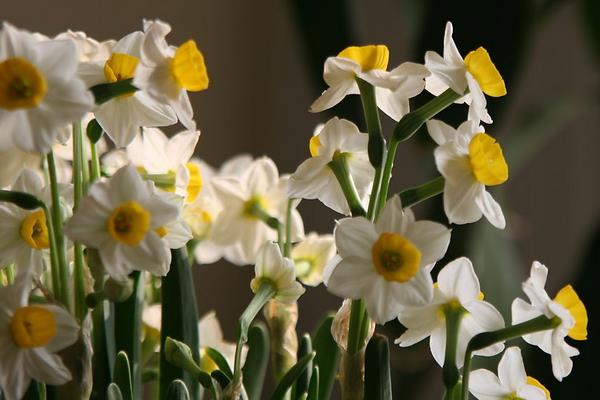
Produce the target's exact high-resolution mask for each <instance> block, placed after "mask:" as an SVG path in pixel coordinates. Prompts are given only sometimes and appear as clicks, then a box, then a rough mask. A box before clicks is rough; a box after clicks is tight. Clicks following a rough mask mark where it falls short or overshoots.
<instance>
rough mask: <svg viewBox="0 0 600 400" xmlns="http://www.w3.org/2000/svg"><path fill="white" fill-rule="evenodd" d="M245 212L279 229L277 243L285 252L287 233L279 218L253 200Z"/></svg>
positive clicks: (282, 251) (276, 229)
mask: <svg viewBox="0 0 600 400" xmlns="http://www.w3.org/2000/svg"><path fill="white" fill-rule="evenodd" d="M245 213H246V214H247V215H251V216H254V217H256V218H258V219H260V220H261V221H262V222H264V223H265V224H267V225H268V226H269V227H270V228H271V229H274V230H275V231H277V244H278V245H279V249H280V250H281V253H282V254H283V253H284V246H285V234H284V226H283V224H282V223H281V221H280V220H279V219H277V218H276V217H273V216H272V215H270V214H269V213H268V212H267V211H266V210H265V209H264V208H262V206H261V205H260V203H258V202H252V203H251V204H250V206H249V207H248V208H246V210H245Z"/></svg>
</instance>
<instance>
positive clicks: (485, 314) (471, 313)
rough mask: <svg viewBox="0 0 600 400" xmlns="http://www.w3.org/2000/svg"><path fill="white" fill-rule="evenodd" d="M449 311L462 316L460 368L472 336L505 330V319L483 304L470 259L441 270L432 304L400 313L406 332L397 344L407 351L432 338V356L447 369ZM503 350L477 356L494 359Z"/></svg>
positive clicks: (488, 350) (500, 347)
mask: <svg viewBox="0 0 600 400" xmlns="http://www.w3.org/2000/svg"><path fill="white" fill-rule="evenodd" d="M447 311H461V312H462V313H463V315H462V317H461V320H460V328H459V332H458V340H457V348H456V363H457V366H458V367H459V368H460V367H462V365H463V362H464V358H465V352H466V349H467V345H468V344H469V340H471V338H472V337H473V336H475V335H477V334H478V333H481V332H488V331H493V330H496V329H501V328H504V319H503V318H502V315H501V314H500V313H499V312H498V310H496V308H494V306H493V305H491V304H490V303H488V302H486V301H483V293H482V292H480V290H479V280H478V279H477V275H475V271H474V270H473V264H471V261H470V260H469V259H468V258H465V257H461V258H458V259H456V260H454V261H452V262H450V263H448V264H447V265H446V266H445V267H444V268H442V270H441V271H440V273H439V275H438V281H437V283H436V285H435V286H434V289H433V299H432V300H431V302H429V303H428V304H426V305H424V306H420V307H402V308H401V309H400V311H399V313H398V320H399V321H400V323H402V324H403V325H404V326H406V328H407V330H406V332H404V334H402V336H400V337H399V338H398V339H396V341H395V343H396V344H399V345H400V346H401V347H408V346H412V345H413V344H415V343H417V342H420V341H421V340H423V339H425V338H426V337H428V336H430V339H429V346H430V349H431V354H432V355H433V358H434V359H435V361H437V363H438V364H439V365H444V355H445V354H446V318H445V313H446V312H447ZM503 349H504V345H503V344H496V345H493V346H490V347H487V348H485V349H483V350H480V351H477V352H475V353H474V354H476V355H481V356H493V355H495V354H498V353H500V352H501V351H502V350H503Z"/></svg>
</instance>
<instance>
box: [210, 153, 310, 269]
mask: <svg viewBox="0 0 600 400" xmlns="http://www.w3.org/2000/svg"><path fill="white" fill-rule="evenodd" d="M212 182H213V189H214V192H215V196H216V199H217V201H219V203H220V204H221V207H222V208H223V210H225V211H223V212H221V213H219V215H218V216H217V219H216V220H215V222H214V223H213V225H212V240H213V241H214V242H215V243H216V244H218V245H220V246H224V247H232V246H236V247H237V248H236V249H235V250H232V251H235V252H236V254H237V255H238V256H239V258H240V259H239V260H238V261H240V263H241V264H251V263H253V262H254V260H255V257H256V253H257V251H258V249H259V248H260V246H262V245H263V243H265V242H266V241H269V240H272V241H275V240H277V232H276V230H275V229H273V228H271V227H269V226H268V225H267V224H266V223H265V221H264V220H263V219H264V218H263V217H266V216H267V215H269V216H271V217H274V218H278V219H279V221H284V220H285V215H286V211H287V203H288V197H287V195H286V189H287V184H288V179H287V178H285V177H279V172H278V171H277V166H276V165H275V163H274V162H273V161H272V160H271V159H269V158H267V157H262V158H259V159H257V160H255V161H253V162H252V164H250V165H249V166H248V167H247V169H246V171H244V173H242V174H241V175H240V176H239V177H229V178H215V179H213V181H212ZM291 224H292V226H291V230H292V240H294V241H296V240H298V239H300V238H301V237H302V236H303V235H304V227H303V224H302V218H301V217H300V214H299V213H298V211H297V210H296V209H294V210H292V218H291Z"/></svg>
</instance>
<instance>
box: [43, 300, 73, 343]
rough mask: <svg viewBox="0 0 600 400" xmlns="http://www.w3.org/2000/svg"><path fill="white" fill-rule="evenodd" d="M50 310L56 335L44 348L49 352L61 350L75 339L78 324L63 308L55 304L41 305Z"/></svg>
mask: <svg viewBox="0 0 600 400" xmlns="http://www.w3.org/2000/svg"><path fill="white" fill-rule="evenodd" d="M42 307H44V308H46V309H48V310H50V311H51V312H52V314H53V315H54V320H55V322H56V335H55V336H54V337H53V338H52V340H51V341H50V343H48V344H47V345H46V349H47V350H48V351H50V352H51V353H56V352H58V351H60V350H63V349H65V348H67V347H69V346H70V345H72V344H73V343H75V342H76V341H77V338H78V337H79V325H77V322H76V321H75V319H74V318H73V317H72V316H71V314H69V313H68V312H67V311H66V310H65V309H64V308H62V307H59V306H55V305H50V304H48V305H44V306H42Z"/></svg>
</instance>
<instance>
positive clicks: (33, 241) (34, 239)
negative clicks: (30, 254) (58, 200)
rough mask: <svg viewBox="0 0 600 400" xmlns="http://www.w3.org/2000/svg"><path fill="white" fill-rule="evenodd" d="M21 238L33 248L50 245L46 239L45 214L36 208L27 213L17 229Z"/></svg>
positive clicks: (44, 247)
mask: <svg viewBox="0 0 600 400" xmlns="http://www.w3.org/2000/svg"><path fill="white" fill-rule="evenodd" d="M19 233H20V234H21V238H22V239H23V240H24V241H25V242H26V243H27V244H28V245H29V246H31V247H32V248H34V249H38V250H41V249H47V248H48V247H49V245H50V242H49V240H48V225H46V214H44V211H42V210H38V211H34V212H32V213H31V214H29V215H28V216H27V217H25V219H24V220H23V222H21V229H20V231H19Z"/></svg>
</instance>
